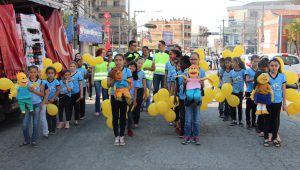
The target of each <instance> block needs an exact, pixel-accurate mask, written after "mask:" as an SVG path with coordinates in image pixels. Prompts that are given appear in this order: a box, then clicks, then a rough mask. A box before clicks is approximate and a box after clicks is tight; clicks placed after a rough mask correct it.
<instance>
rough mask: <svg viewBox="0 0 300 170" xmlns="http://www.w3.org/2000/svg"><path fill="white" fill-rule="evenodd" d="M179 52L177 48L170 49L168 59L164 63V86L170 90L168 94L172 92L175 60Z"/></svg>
mask: <svg viewBox="0 0 300 170" xmlns="http://www.w3.org/2000/svg"><path fill="white" fill-rule="evenodd" d="M180 55H181V53H180V52H179V51H177V50H174V49H173V50H171V51H170V60H169V61H168V62H167V63H166V66H165V79H164V81H165V83H164V84H165V88H166V89H167V90H168V91H169V92H170V96H172V95H173V92H174V81H175V75H176V60H177V58H179V57H180Z"/></svg>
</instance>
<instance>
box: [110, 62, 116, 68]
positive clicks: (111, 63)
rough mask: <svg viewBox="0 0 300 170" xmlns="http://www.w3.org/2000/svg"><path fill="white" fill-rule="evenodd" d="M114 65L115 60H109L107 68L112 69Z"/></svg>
mask: <svg viewBox="0 0 300 170" xmlns="http://www.w3.org/2000/svg"><path fill="white" fill-rule="evenodd" d="M115 67H116V63H115V62H113V61H112V62H110V63H109V66H108V68H109V69H110V70H111V69H113V68H115Z"/></svg>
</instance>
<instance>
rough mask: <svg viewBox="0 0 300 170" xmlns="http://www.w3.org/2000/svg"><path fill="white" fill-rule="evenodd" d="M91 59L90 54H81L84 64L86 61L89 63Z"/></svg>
mask: <svg viewBox="0 0 300 170" xmlns="http://www.w3.org/2000/svg"><path fill="white" fill-rule="evenodd" d="M91 58H93V57H92V56H91V54H89V53H85V54H83V56H82V59H83V61H84V62H86V63H88V61H89V60H90V59H91Z"/></svg>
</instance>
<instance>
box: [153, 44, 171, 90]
mask: <svg viewBox="0 0 300 170" xmlns="http://www.w3.org/2000/svg"><path fill="white" fill-rule="evenodd" d="M158 49H159V52H158V53H156V54H155V55H154V59H153V63H152V68H153V69H154V70H155V71H154V74H153V88H154V90H153V95H154V94H155V93H157V92H158V90H159V89H160V88H163V87H165V85H164V83H165V80H164V79H165V66H166V63H167V62H168V61H169V54H168V53H167V52H166V51H165V49H166V43H165V41H163V40H161V41H159V43H158Z"/></svg>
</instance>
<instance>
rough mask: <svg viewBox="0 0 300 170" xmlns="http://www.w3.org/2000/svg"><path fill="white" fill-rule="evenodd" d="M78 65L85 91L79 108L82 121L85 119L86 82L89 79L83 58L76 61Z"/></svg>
mask: <svg viewBox="0 0 300 170" xmlns="http://www.w3.org/2000/svg"><path fill="white" fill-rule="evenodd" d="M76 63H77V67H78V68H77V71H78V72H79V73H81V75H82V78H83V79H82V82H81V83H82V90H83V98H81V99H80V106H79V113H80V120H83V119H84V118H85V96H86V81H85V79H86V78H87V70H86V69H85V67H84V66H83V61H82V58H80V59H76Z"/></svg>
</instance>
